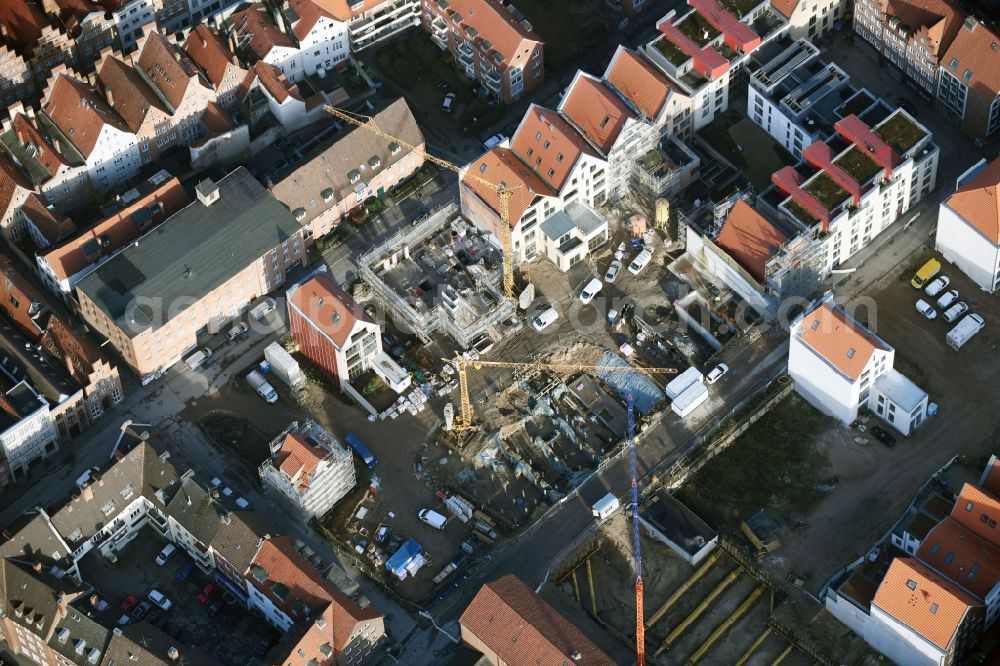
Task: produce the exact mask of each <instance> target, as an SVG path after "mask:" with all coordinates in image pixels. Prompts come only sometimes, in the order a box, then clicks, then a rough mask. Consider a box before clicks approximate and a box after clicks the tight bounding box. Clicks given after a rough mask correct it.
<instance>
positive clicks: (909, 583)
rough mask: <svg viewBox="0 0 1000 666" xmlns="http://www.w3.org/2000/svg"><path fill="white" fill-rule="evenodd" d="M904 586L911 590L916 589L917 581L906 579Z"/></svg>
mask: <svg viewBox="0 0 1000 666" xmlns="http://www.w3.org/2000/svg"><path fill="white" fill-rule="evenodd" d="M906 587H908V588H910V589H911V590H915V589H917V581H915V580H908V581H906Z"/></svg>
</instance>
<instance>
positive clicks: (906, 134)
mask: <svg viewBox="0 0 1000 666" xmlns="http://www.w3.org/2000/svg"><path fill="white" fill-rule="evenodd" d="M875 135H876V136H877V137H879V138H880V139H882V140H883V141H885V142H886V143H887V144H889V145H890V146H891V147H892V149H893V150H895V151H896V152H897V153H899V154H903V153H905V152H906V151H908V150H909V149H910V148H912V147H913V146H915V145H916V144H917V142H918V141H920V140H921V139H923V138H924V137H925V136H926V133H925V132H924V131H923V130H922V129H920V128H919V127H917V126H916V125H914V124H913V123H912V122H910V120H909V118H907V117H906V116H904V115H903V114H902V113H897V114H896V115H894V116H893V117H892V118H889V120H887V121H886V122H884V123H882V125H880V126H879V128H878V129H876V130H875Z"/></svg>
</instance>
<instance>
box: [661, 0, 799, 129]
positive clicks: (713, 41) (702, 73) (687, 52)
mask: <svg viewBox="0 0 1000 666" xmlns="http://www.w3.org/2000/svg"><path fill="white" fill-rule="evenodd" d="M688 4H689V5H690V6H691V10H690V11H688V12H687V13H685V14H684V15H683V16H680V17H678V15H677V10H672V11H670V12H669V13H668V14H667V15H666V16H664V17H663V18H662V19H660V20H659V21H658V22H657V24H656V27H657V29H658V30H659V31H660V33H661V34H660V36H658V37H657V38H655V39H653V40H652V41H651V42H649V43H648V44H646V45H645V46H644V47H643V48H642V52H643V55H645V56H646V58H648V59H649V60H650V62H652V63H653V64H654V65H656V67H658V68H659V69H660V70H661V71H662V72H663V73H664V74H666V76H667V78H668V79H669V80H670V82H671V84H672V85H673V86H676V87H677V88H678V89H679V90H680V91H682V92H683V93H684V94H685V95H687V96H688V97H690V98H691V113H692V129H693V130H698V129H701V128H702V127H704V126H705V125H707V124H708V123H710V122H712V121H713V120H714V119H715V114H717V113H721V112H723V111H725V110H726V109H728V108H729V88H730V85H731V82H732V81H733V75H734V74H735V73H736V72H738V71H739V70H740V69H741V68H742V67H743V65H744V64H745V63H746V60H747V58H748V56H749V55H750V54H751V53H753V51H754V50H756V49H757V48H760V46H761V45H763V44H767V43H768V42H770V41H772V40H774V39H776V38H777V37H778V36H779V35H781V34H782V33H783V31H784V28H785V25H786V20H785V18H784V17H783V16H781V15H780V14H778V13H777V12H776V11H775V10H774V9H773V8H772V7H771V5H770V4H769V3H767V2H760V3H758V4H756V5H754V6H753V7H751V8H750V9H749V10H748V9H747V6H746V5H740V4H739V3H736V2H722V3H717V2H715V0H689V2H688Z"/></svg>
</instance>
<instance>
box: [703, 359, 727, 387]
mask: <svg viewBox="0 0 1000 666" xmlns="http://www.w3.org/2000/svg"><path fill="white" fill-rule="evenodd" d="M727 372H729V366H728V365H726V364H725V363H720V364H719V365H717V366H715V367H714V368H712V369H711V370H709V372H708V374H707V375H705V382H706V383H708V384H714V383H715V382H717V381H719V380H720V379H722V375H724V374H726V373H727Z"/></svg>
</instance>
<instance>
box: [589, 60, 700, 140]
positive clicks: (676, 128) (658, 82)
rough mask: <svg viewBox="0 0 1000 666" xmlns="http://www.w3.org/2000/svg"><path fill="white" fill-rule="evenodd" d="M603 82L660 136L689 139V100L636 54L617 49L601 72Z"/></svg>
mask: <svg viewBox="0 0 1000 666" xmlns="http://www.w3.org/2000/svg"><path fill="white" fill-rule="evenodd" d="M604 82H605V83H606V84H607V85H609V86H611V88H613V89H614V90H616V91H617V92H618V94H619V95H621V97H622V99H624V100H625V103H626V104H628V105H629V106H630V107H631V108H632V109H633V110H634V111H635V112H636V113H637V114H640V115H641V116H642V117H644V118H645V119H646V120H647V121H649V122H652V123H653V124H655V125H656V126H657V127H658V128H659V130H660V134H661V135H662V136H665V137H667V136H670V137H677V138H679V139H690V137H691V134H692V131H693V130H692V127H691V105H692V100H691V97H689V96H688V95H686V94H684V93H683V92H682V91H681V90H680V89H679V88H678V87H677V86H672V85H670V81H669V80H668V79H667V77H666V76H664V75H663V74H662V73H661V72H660V71H659V70H658V69H656V67H654V66H653V65H652V64H651V63H650V62H649V61H648V60H647V59H646V58H644V57H643V56H642V55H640V54H639V53H638V52H636V51H633V50H631V49H629V48H626V47H624V46H619V47H618V48H617V49H616V50H615V53H614V55H612V56H611V62H609V63H608V68H607V70H605V72H604Z"/></svg>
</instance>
